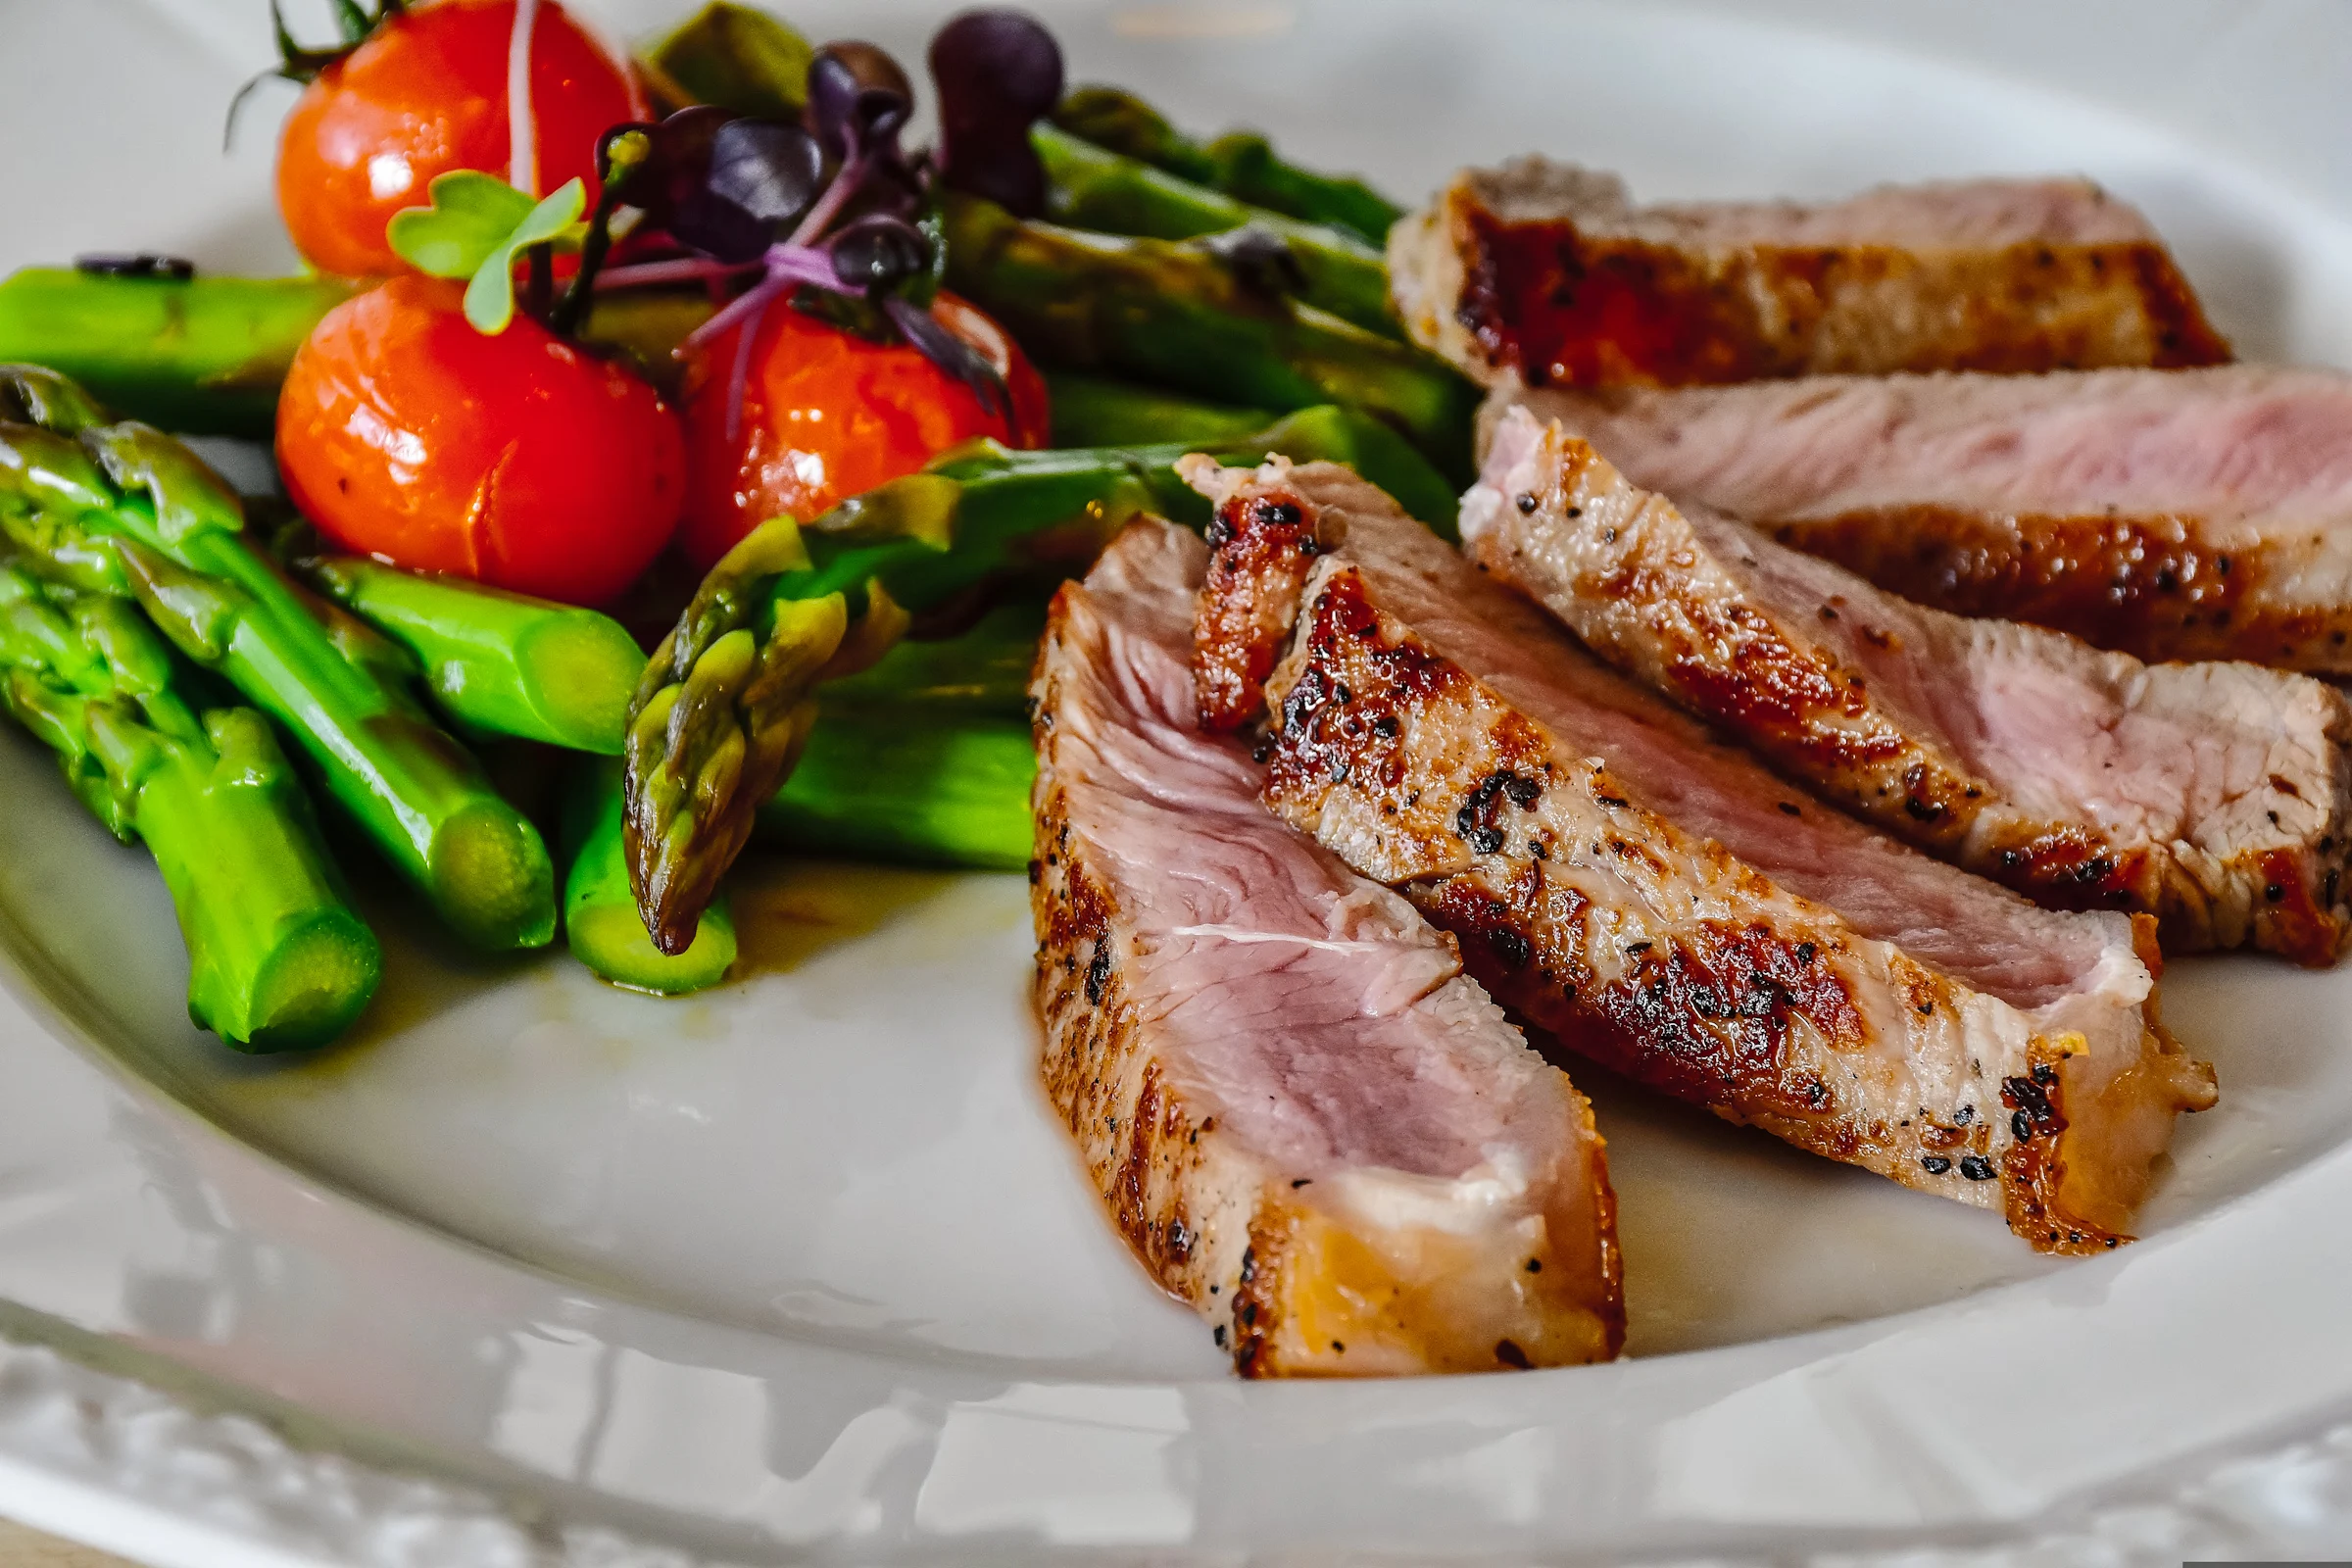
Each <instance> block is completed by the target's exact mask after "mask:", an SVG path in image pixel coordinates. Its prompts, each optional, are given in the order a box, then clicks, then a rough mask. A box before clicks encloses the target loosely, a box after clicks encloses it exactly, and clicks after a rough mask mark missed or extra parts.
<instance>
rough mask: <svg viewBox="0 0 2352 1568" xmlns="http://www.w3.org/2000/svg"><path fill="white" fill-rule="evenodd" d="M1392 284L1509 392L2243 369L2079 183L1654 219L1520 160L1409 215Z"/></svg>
mask: <svg viewBox="0 0 2352 1568" xmlns="http://www.w3.org/2000/svg"><path fill="white" fill-rule="evenodd" d="M1389 273H1390V277H1391V280H1392V283H1391V286H1392V288H1393V290H1394V292H1395V294H1396V298H1397V310H1398V312H1399V313H1400V314H1401V315H1402V317H1403V319H1404V322H1405V325H1406V327H1407V329H1408V330H1409V331H1410V332H1411V333H1412V335H1413V336H1414V337H1415V338H1416V339H1417V340H1418V341H1420V342H1421V343H1422V344H1424V345H1425V346H1427V347H1429V348H1432V349H1435V350H1436V351H1437V352H1439V353H1440V354H1443V355H1445V356H1446V358H1448V359H1450V360H1452V361H1453V362H1454V363H1455V364H1456V365H1458V366H1460V367H1461V368H1463V370H1465V371H1466V372H1468V373H1469V374H1470V375H1472V376H1474V377H1476V378H1477V379H1479V380H1481V381H1484V382H1486V383H1487V384H1489V385H1493V386H1507V385H1517V384H1521V383H1524V384H1526V385H1529V386H1545V385H1551V384H1559V385H1566V386H1616V385H1637V386H1683V385H1691V384H1698V383H1708V382H1725V381H1748V380H1755V379H1758V378H1760V377H1768V376H1791V375H1816V374H1825V373H1830V372H1839V371H1842V372H1850V373H1854V374H1861V375H1877V374H1885V373H1887V372H1888V371H1893V370H1986V371H1997V372H2002V373H2009V374H2015V373H2019V372H2023V371H2034V370H2052V369H2060V368H2081V367H2093V366H2110V365H2129V366H2156V367H2163V368H2171V367H2177V366H2190V365H2219V364H2223V363H2226V362H2227V361H2228V360H2229V344H2228V343H2226V342H2225V341H2223V339H2222V337H2221V335H2220V334H2219V333H2217V332H2216V331H2214V329H2213V326H2212V324H2211V323H2210V322H2208V321H2207V320H2206V319H2205V313H2204V310H2203V309H2202V307H2200V306H2199V305H2198V303H2197V298H2196V295H2195V293H2194V292H2193V291H2192V290H2191V289H2190V288H2189V286H2188V282H2187V280H2186V279H2185V278H2183V277H2182V276H2181V275H2180V270H2179V269H2178V268H2177V267H2175V266H2174V265H2173V260H2172V257H2171V256H2170V254H2168V253H2167V252H2166V250H2165V248H2164V244H2163V242H2162V241H2161V240H2159V239H2158V238H2157V237H2156V233H2155V231H2154V230H2153V229H2151V228H2150V227H2149V226H2148V223H2147V221H2146V220H2145V219H2143V218H2141V217H2140V215H2139V214H2138V213H2137V212H2135V211H2134V210H2133V209H2131V207H2129V206H2127V205H2125V204H2124V203H2122V202H2119V201H2117V200H2115V199H2114V198H2113V197H2111V196H2109V195H2107V194H2106V193H2105V192H2103V191H2101V190H2100V189H2099V188H2098V187H2097V186H2096V185H2093V184H2090V183H2089V182H2088V181H2085V180H2079V179H2042V180H2012V179H1985V180H1972V181H1969V182H1966V183H1962V184H1938V185H1910V186H1885V187H1882V188H1880V189H1877V190H1873V191H1869V192H1866V193H1864V194H1863V195H1860V196H1856V197H1854V198H1852V199H1850V200H1847V201H1841V202H1831V203H1828V204H1825V205H1820V206H1805V205H1800V204H1798V203H1795V202H1706V203H1690V204H1683V205H1663V206H1654V207H1637V206H1635V205H1634V202H1633V198H1632V196H1631V195H1630V194H1629V193H1628V191H1627V190H1626V187H1625V184H1624V182H1623V181H1621V180H1619V179H1617V178H1616V177H1615V176H1614V175H1610V174H1602V173H1595V172H1593V171H1591V170H1587V169H1579V168H1576V167H1575V166H1573V165H1568V164H1554V163H1550V162H1548V161H1546V160H1544V159H1541V158H1523V159H1520V160H1518V161H1516V162H1514V163H1510V164H1506V165H1504V166H1503V167H1502V168H1500V169H1494V170H1467V171H1464V172H1462V173H1460V174H1458V175H1456V176H1455V177H1454V180H1453V183H1452V184H1450V185H1448V186H1447V187H1446V190H1445V191H1444V192H1443V193H1442V194H1441V195H1440V196H1439V197H1438V198H1437V200H1436V201H1435V202H1434V203H1432V205H1431V206H1430V207H1429V208H1428V209H1426V210H1425V211H1423V212H1421V213H1418V214H1416V215H1414V216H1412V217H1410V218H1407V219H1405V220H1404V221H1402V222H1400V223H1398V224H1397V227H1396V228H1395V229H1393V230H1392V231H1391V232H1390V235H1389Z"/></svg>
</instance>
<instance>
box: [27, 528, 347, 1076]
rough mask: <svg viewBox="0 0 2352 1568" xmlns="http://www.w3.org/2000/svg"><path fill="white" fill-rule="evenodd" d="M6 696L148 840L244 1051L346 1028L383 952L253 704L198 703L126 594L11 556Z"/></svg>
mask: <svg viewBox="0 0 2352 1568" xmlns="http://www.w3.org/2000/svg"><path fill="white" fill-rule="evenodd" d="M0 666H5V669H4V672H0V703H5V705H6V706H7V708H8V711H10V712H11V713H13V714H15V715H16V717H17V719H18V720H19V721H20V722H22V723H23V724H24V725H25V728H27V729H29V730H31V731H32V732H33V733H34V734H35V735H37V736H39V737H40V738H41V739H42V740H43V741H44V742H46V743H47V744H48V745H49V747H50V748H51V749H52V750H53V751H55V752H56V753H57V755H58V760H59V762H60V764H61V766H62V767H63V769H64V772H65V775H66V780H67V783H68V784H69V785H70V786H72V788H73V793H74V794H75V795H77V796H79V797H80V798H81V800H82V801H83V802H84V803H85V804H87V805H88V806H89V807H90V808H91V809H92V810H94V811H95V812H96V814H97V815H98V818H99V819H100V820H101V821H103V822H104V823H105V824H106V825H107V828H108V829H109V830H110V831H111V832H113V833H114V834H115V836H116V837H117V838H119V839H122V840H123V842H124V843H128V842H130V841H131V840H132V839H133V838H137V839H141V840H144V841H145V843H146V845H147V848H148V850H149V852H150V853H151V854H153V855H154V857H155V862H156V865H157V867H158V868H159V869H160V870H161V871H162V872H163V876H164V885H165V886H166V887H167V888H168V889H170V891H171V894H172V905H173V907H174V908H175V909H176V910H177V912H178V915H179V929H180V935H181V938H182V940H183V941H184V942H185V943H186V945H187V950H188V1014H189V1016H190V1017H192V1018H194V1019H195V1021H196V1022H197V1024H198V1025H200V1026H201V1027H203V1028H206V1029H210V1030H212V1031H213V1032H214V1033H215V1034H217V1035H219V1036H220V1037H221V1039H222V1040H224V1041H226V1042H227V1043H228V1044H230V1045H232V1046H236V1047H238V1048H239V1049H241V1050H247V1051H284V1050H289V1049H293V1048H295V1047H300V1046H309V1045H316V1044H319V1042H321V1041H324V1040H327V1039H329V1038H331V1037H333V1036H334V1035H337V1034H340V1033H341V1032H342V1031H343V1030H344V1029H345V1028H346V1027H348V1026H349V1024H350V1023H351V1021H352V1020H353V1019H354V1018H355V1017H357V1016H358V1015H359V1012H360V1009H361V1008H363V1007H365V1006H366V1005H368V997H369V996H370V995H371V994H372V993H373V992H374V990H375V983H376V978H377V975H378V974H379V972H380V971H381V967H382V955H381V954H380V952H379V951H378V949H377V947H376V943H375V937H374V935H373V933H371V932H369V931H368V927H367V926H366V925H365V924H363V923H362V922H361V920H360V918H359V916H358V915H356V914H354V913H353V912H352V911H351V908H350V907H349V906H348V905H346V904H345V902H344V900H343V897H342V893H341V890H340V888H339V886H338V883H337V879H336V877H335V875H334V871H333V867H332V864H331V862H330V861H329V860H328V859H327V858H326V854H325V852H324V850H323V849H322V848H321V847H320V845H319V835H318V829H317V826H316V825H315V824H314V823H313V821H312V820H311V811H310V802H309V800H308V798H307V797H306V796H305V795H304V794H303V791H302V786H301V784H300V783H299V782H298V781H297V780H296V779H295V777H294V772H293V769H292V767H290V766H289V765H288V764H287V762H286V759H285V754H284V753H282V752H281V751H279V750H278V746H277V740H276V737H275V736H273V735H272V734H271V733H270V725H269V723H268V721H266V720H265V719H264V718H263V717H262V716H261V715H260V714H259V713H256V712H254V711H252V710H251V709H248V708H221V709H214V710H212V711H209V712H201V713H200V712H199V711H198V710H197V708H196V707H195V706H194V705H193V704H192V703H191V702H190V701H189V700H188V698H187V697H186V696H185V695H184V690H183V688H184V680H183V678H182V676H183V670H182V668H181V666H180V665H179V662H178V660H177V658H176V656H175V655H173V653H172V650H171V648H170V647H169V646H168V645H167V644H166V643H165V642H164V640H163V638H162V637H160V636H159V635H158V634H157V633H156V631H155V628H154V627H152V626H151V625H149V624H148V623H147V621H146V619H145V618H144V617H143V616H142V615H140V613H139V612H138V610H137V609H136V608H135V607H134V606H132V605H131V604H129V603H128V602H127V601H125V600H122V599H112V598H104V597H93V596H81V595H75V594H73V593H72V592H71V591H70V590H60V589H58V588H55V587H52V586H50V585H48V584H45V583H43V582H41V581H40V580H38V579H37V578H35V577H34V576H32V575H31V574H30V573H29V572H27V571H25V569H24V568H23V567H22V566H21V565H19V564H16V563H14V562H10V563H7V564H0Z"/></svg>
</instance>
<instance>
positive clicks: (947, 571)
mask: <svg viewBox="0 0 2352 1568" xmlns="http://www.w3.org/2000/svg"><path fill="white" fill-rule="evenodd" d="M1365 427H1366V424H1365V421H1362V420H1360V419H1354V418H1351V417H1349V416H1348V414H1347V413H1346V412H1345V411H1342V410H1337V409H1324V410H1313V411H1309V412H1308V413H1305V414H1301V415H1298V416H1294V417H1292V418H1289V419H1286V420H1284V421H1283V422H1282V423H1281V424H1279V425H1277V426H1275V427H1274V428H1273V429H1271V430H1268V431H1265V432H1262V433H1261V434H1260V435H1258V436H1257V437H1255V438H1252V439H1251V440H1250V441H1247V442H1244V443H1240V444H1238V445H1237V446H1235V447H1234V448H1232V449H1229V450H1226V451H1224V452H1222V453H1220V454H1219V455H1220V456H1222V457H1223V458H1225V459H1226V460H1227V461H1230V462H1250V463H1254V462H1257V461H1259V460H1260V459H1262V458H1264V457H1266V456H1267V455H1268V454H1270V453H1275V452H1280V453H1284V454H1286V455H1288V456H1290V457H1291V458H1293V459H1295V460H1299V461H1306V460H1311V459H1316V458H1324V457H1330V458H1334V459H1336V460H1341V461H1345V460H1346V459H1347V458H1348V456H1349V455H1350V454H1351V453H1352V452H1355V451H1358V450H1361V449H1360V448H1359V447H1358V446H1357V445H1356V444H1355V442H1354V439H1353V438H1354V435H1355V434H1356V432H1357V431H1358V430H1360V429H1363V428H1365ZM1375 435H1376V436H1378V437H1387V439H1389V440H1391V441H1394V439H1395V438H1394V437H1393V436H1388V433H1387V432H1385V431H1376V432H1375ZM1398 445H1401V443H1398ZM1371 449H1372V450H1378V443H1377V440H1375V441H1374V442H1373V443H1372V446H1371ZM1186 451H1187V448H1186V447H1185V446H1184V445H1182V444H1175V445H1168V446H1157V447H1127V448H1117V447H1113V448H1101V449H1094V450H1079V451H1047V452H1008V451H1006V450H1005V449H1004V448H1003V447H1000V446H997V445H996V444H995V443H993V442H978V443H973V444H972V445H970V446H967V447H965V448H962V449H959V450H958V451H956V452H953V453H949V454H946V455H945V456H943V457H942V458H941V459H939V460H938V461H936V462H934V463H933V464H932V465H931V466H929V467H927V468H925V469H924V470H923V471H921V472H919V473H914V474H909V475H907V477H905V478H902V479H896V480H893V481H892V482H891V483H889V484H886V485H883V486H881V487H880V488H878V489H875V490H872V491H868V492H867V493H866V494H864V495H862V496H859V497H857V498H856V499H854V500H851V501H848V502H845V503H843V504H842V505H841V506H839V507H837V508H835V509H834V510H833V511H832V512H830V513H828V514H826V515H824V516H822V517H819V518H817V519H816V520H815V521H813V522H811V523H810V524H809V526H808V527H807V528H806V529H803V528H800V527H798V526H796V525H795V524H794V523H793V521H792V519H790V518H788V517H778V518H774V519H771V520H770V521H768V522H765V523H762V524H760V527H759V528H757V529H755V530H754V531H753V532H752V533H751V534H750V535H749V536H748V537H747V538H745V539H744V541H743V542H742V543H741V544H739V545H737V546H736V547H735V549H734V550H732V551H731V552H729V553H728V555H727V556H726V558H725V559H724V560H722V561H720V562H719V564H717V565H716V566H715V567H713V568H712V569H711V574H710V576H708V577H706V578H705V579H704V580H703V585H702V587H701V589H700V590H699V591H698V592H697V593H696V595H695V597H694V601H693V603H692V604H690V605H689V606H688V607H687V608H686V611H685V613H683V614H682V615H681V616H680V617H679V619H678V622H677V625H676V626H675V627H674V628H673V629H672V630H671V631H670V633H669V635H668V636H667V637H665V638H663V639H662V646H661V647H660V648H658V649H657V650H656V651H655V653H654V658H653V662H652V663H651V664H650V665H648V666H647V669H646V672H645V678H644V680H643V681H641V682H640V683H639V685H638V688H637V692H636V695H635V697H634V698H633V699H632V701H631V704H630V712H629V733H628V739H627V743H626V746H627V749H626V752H625V754H624V755H625V756H626V758H627V760H628V797H629V800H628V812H627V818H626V823H625V826H626V830H627V834H628V850H629V863H630V871H631V876H632V879H633V882H634V885H635V887H636V890H637V899H638V907H639V908H640V909H641V910H642V911H643V913H644V915H645V920H646V928H647V930H649V931H650V932H652V934H653V937H654V943H655V946H657V947H659V948H661V949H662V952H664V953H678V952H683V951H684V950H685V948H686V946H687V944H688V943H689V942H690V941H691V940H692V938H693V935H694V930H695V918H696V916H697V914H698V913H699V912H700V910H701V908H702V907H703V905H704V904H705V903H706V902H707V901H708V900H709V899H710V897H711V891H712V890H713V889H714V888H715V887H716V886H717V885H718V879H719V877H720V876H721V874H723V873H724V871H725V870H726V868H727V866H728V865H730V864H732V863H733V861H734V859H735V857H736V856H737V855H738V854H739V853H740V852H741V851H742V848H743V845H744V843H745V841H746V839H748V838H749V836H750V834H751V830H752V824H753V819H754V816H755V814H756V812H757V810H758V808H759V807H760V805H761V804H762V803H764V802H765V801H766V800H767V799H768V798H769V797H770V796H772V795H774V794H775V793H776V791H777V789H778V788H779V785H780V782H781V780H782V779H783V778H784V777H785V776H786V775H787V774H788V773H789V772H790V771H791V766H792V761H793V759H794V758H795V757H796V756H797V755H798V753H799V751H800V748H801V746H802V744H803V743H804V741H805V740H806V739H807V737H808V734H809V726H810V725H811V724H812V723H813V722H814V719H815V716H816V705H815V702H814V700H813V698H812V696H811V693H812V690H813V688H814V687H815V686H816V684H817V683H818V682H819V681H820V680H822V679H825V678H827V677H829V676H832V675H836V674H843V673H848V672H849V671H850V670H853V669H856V668H858V667H862V666H863V665H865V664H867V663H870V662H872V661H873V660H874V659H875V658H876V657H877V656H878V655H879V654H880V653H881V652H882V651H883V650H885V649H887V648H888V647H889V646H890V645H891V644H892V643H894V642H895V641H897V639H898V637H899V635H900V634H901V633H902V632H903V631H904V629H905V627H906V626H907V622H908V619H909V616H910V614H913V613H923V612H925V611H928V610H931V609H933V608H935V607H938V606H940V605H943V604H946V603H949V602H951V601H952V600H954V599H955V598H956V596H958V595H962V594H967V593H969V592H970V591H972V590H973V589H974V588H976V587H979V586H981V585H983V584H985V583H987V582H989V581H991V580H993V579H997V578H1000V577H1002V576H1004V575H1005V574H1007V573H1009V572H1012V571H1015V570H1017V569H1020V568H1022V567H1033V566H1035V565H1037V564H1041V563H1042V562H1044V561H1046V560H1050V559H1056V558H1058V559H1062V560H1066V561H1068V562H1069V563H1070V564H1082V563H1083V562H1085V561H1088V560H1091V559H1093V556H1094V555H1095V554H1096V553H1097V552H1098V551H1099V550H1100V549H1101V548H1102V546H1103V543H1104V542H1106V541H1107V540H1108V538H1109V537H1110V535H1111V533H1112V532H1114V531H1115V530H1116V529H1117V528H1119V527H1120V526H1122V525H1123V524H1125V523H1126V522H1127V521H1128V520H1129V519H1131V518H1133V517H1135V516H1136V515H1139V514H1141V513H1144V512H1147V511H1153V512H1158V513H1161V514H1162V515H1170V516H1175V517H1178V518H1180V519H1187V520H1191V521H1193V522H1195V523H1200V522H1203V521H1205V519H1206V515H1207V504H1206V503H1205V502H1204V501H1202V500H1201V497H1199V496H1198V495H1196V494H1194V493H1193V491H1192V490H1191V489H1190V488H1189V487H1187V486H1186V485H1185V484H1184V483H1183V482H1182V481H1181V480H1179V479H1178V478H1177V476H1176V473H1175V465H1176V463H1177V461H1178V459H1180V458H1181V457H1183V456H1184V454H1185V452H1186ZM1367 477H1370V475H1367ZM1374 482H1375V483H1377V482H1379V481H1378V479H1375V480H1374ZM1447 499H1448V501H1450V497H1448V498H1447ZM1448 511H1450V508H1448Z"/></svg>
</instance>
